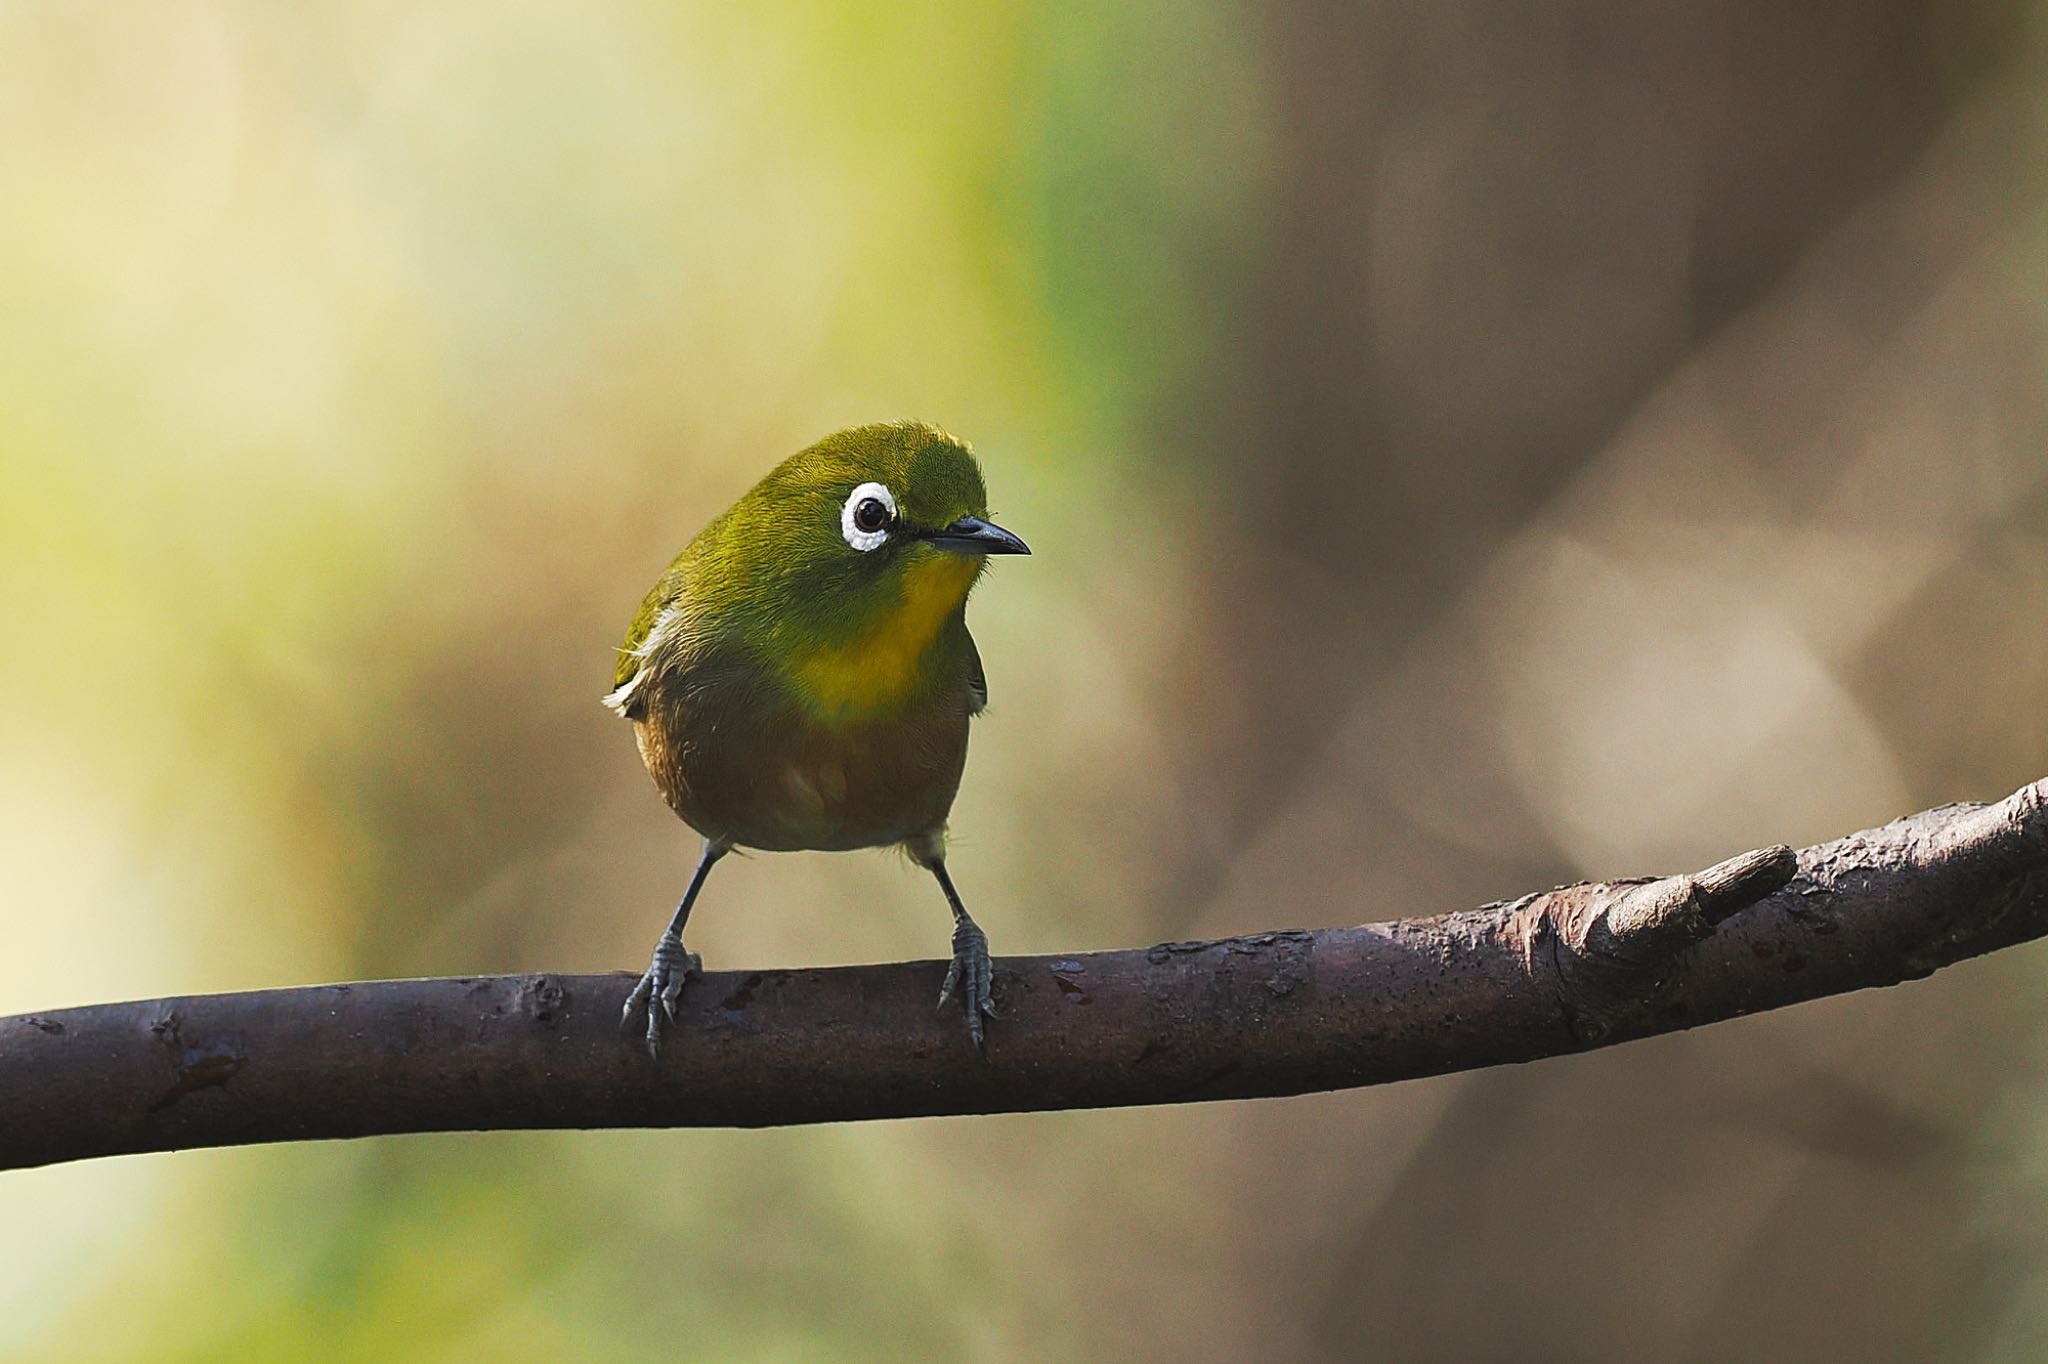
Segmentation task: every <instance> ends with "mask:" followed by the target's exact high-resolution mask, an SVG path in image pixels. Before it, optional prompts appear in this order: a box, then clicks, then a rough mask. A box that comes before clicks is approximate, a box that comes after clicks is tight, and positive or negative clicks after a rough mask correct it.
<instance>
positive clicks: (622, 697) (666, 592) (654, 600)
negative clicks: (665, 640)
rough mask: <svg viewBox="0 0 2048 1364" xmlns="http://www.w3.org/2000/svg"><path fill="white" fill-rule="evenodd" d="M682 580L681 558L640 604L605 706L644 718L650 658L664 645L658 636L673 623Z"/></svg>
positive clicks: (622, 713)
mask: <svg viewBox="0 0 2048 1364" xmlns="http://www.w3.org/2000/svg"><path fill="white" fill-rule="evenodd" d="M682 581H683V560H682V558H681V557H678V558H677V560H676V562H675V563H673V564H670V565H669V569H668V572H666V573H664V574H662V575H661V581H660V582H658V583H656V584H655V585H654V588H653V590H652V591H650V592H649V593H648V594H647V597H646V600H644V601H642V602H641V603H640V610H639V611H638V612H636V613H635V614H634V616H633V623H632V624H631V625H629V626H627V627H626V642H625V643H624V644H622V645H620V646H619V650H618V654H619V661H618V664H617V666H616V667H614V668H613V669H612V691H611V694H610V695H608V696H606V697H605V698H604V703H605V704H606V705H607V706H610V707H611V708H612V709H613V710H615V711H617V712H618V713H619V714H620V715H623V716H625V717H626V718H627V719H629V720H633V719H638V718H639V716H640V713H641V709H642V706H641V701H642V698H641V696H640V687H641V684H642V683H643V682H644V681H645V680H646V678H647V675H648V670H647V661H648V657H649V655H650V654H651V653H652V652H653V650H654V648H655V646H656V645H657V644H658V643H660V641H659V640H658V639H657V638H656V636H657V635H658V634H660V633H661V632H662V630H663V627H664V626H665V625H669V624H672V623H673V620H672V617H673V616H674V613H675V610H676V601H677V598H678V596H679V595H680V592H681V588H682Z"/></svg>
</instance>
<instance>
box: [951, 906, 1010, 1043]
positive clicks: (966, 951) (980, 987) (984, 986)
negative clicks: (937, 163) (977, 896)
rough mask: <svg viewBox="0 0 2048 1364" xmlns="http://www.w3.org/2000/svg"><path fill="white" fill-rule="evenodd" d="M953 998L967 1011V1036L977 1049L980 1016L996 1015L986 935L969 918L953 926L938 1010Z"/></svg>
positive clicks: (979, 1039) (993, 983)
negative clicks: (949, 957)
mask: <svg viewBox="0 0 2048 1364" xmlns="http://www.w3.org/2000/svg"><path fill="white" fill-rule="evenodd" d="M955 995H958V996H959V997H960V1003H961V1005H962V1007H963V1008H965V1009H966V1010H967V1036H968V1037H969V1038H970V1039H972V1040H973V1042H974V1045H975V1046H976V1048H979V1047H980V1046H981V1045H982V1036H983V1027H982V1021H981V1020H982V1018H983V1016H984V1015H985V1016H987V1017H989V1018H994V1017H995V1016H996V1001H995V967H994V966H993V965H992V964H991V963H990V961H989V957H988V935H987V934H985V933H983V932H982V931H981V927H980V925H978V924H976V923H975V922H974V920H972V919H962V920H961V921H960V922H959V923H958V924H957V925H955V926H954V929H953V964H952V965H951V966H948V967H947V968H946V983H945V984H944V985H942V986H940V987H939V1007H940V1008H941V1009H943V1008H945V1007H946V1005H947V1004H949V1003H951V1002H952V1000H953V997H954V996H955Z"/></svg>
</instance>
